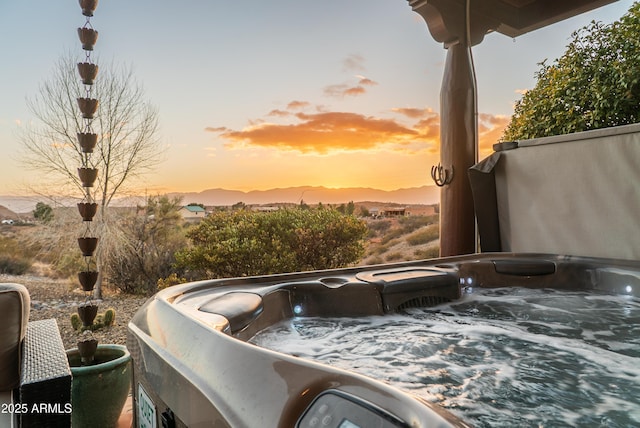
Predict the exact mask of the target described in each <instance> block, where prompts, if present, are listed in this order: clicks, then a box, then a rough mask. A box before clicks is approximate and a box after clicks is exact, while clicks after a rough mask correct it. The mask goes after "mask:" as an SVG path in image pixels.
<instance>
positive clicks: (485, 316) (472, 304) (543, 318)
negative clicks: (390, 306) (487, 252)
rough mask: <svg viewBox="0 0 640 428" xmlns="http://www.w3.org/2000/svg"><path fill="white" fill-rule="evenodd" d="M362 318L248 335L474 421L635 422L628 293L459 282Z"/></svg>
mask: <svg viewBox="0 0 640 428" xmlns="http://www.w3.org/2000/svg"><path fill="white" fill-rule="evenodd" d="M467 291H468V292H467V293H466V294H465V296H464V297H463V298H462V299H461V300H458V301H456V302H453V303H450V304H446V305H440V306H437V307H433V308H428V309H415V308H413V309H408V310H406V311H405V312H404V313H402V314H396V315H387V316H379V317H368V318H294V319H292V320H287V321H284V322H281V323H279V324H276V325H273V326H271V327H269V328H268V329H266V330H263V331H261V332H259V333H258V334H257V335H256V336H254V337H253V338H252V339H251V342H252V343H254V344H257V345H259V346H262V347H265V348H269V349H273V350H276V351H279V352H283V353H287V354H292V355H297V356H300V357H303V358H307V359H312V360H316V361H319V362H322V363H325V364H329V365H333V366H336V367H340V368H344V369H347V370H350V371H355V372H359V373H362V374H364V375H367V376H369V377H372V378H375V379H379V380H383V381H387V382H389V383H391V384H393V385H395V386H397V387H399V388H402V389H405V390H407V391H410V392H412V393H414V394H415V395H417V396H419V397H421V398H423V399H425V400H427V401H430V402H435V403H438V404H439V405H441V406H443V407H445V408H447V409H448V410H449V411H451V412H452V413H454V414H456V415H458V416H460V417H462V418H463V419H464V420H466V421H468V422H469V423H471V424H473V425H474V426H479V427H495V426H505V427H512V426H540V427H542V426H553V427H558V426H584V427H587V426H588V427H591V426H608V427H629V426H640V300H639V299H637V298H632V297H628V296H613V295H603V294H594V293H585V292H572V291H556V290H530V289H520V288H508V289H507V288H504V289H479V290H471V289H470V288H469V289H467Z"/></svg>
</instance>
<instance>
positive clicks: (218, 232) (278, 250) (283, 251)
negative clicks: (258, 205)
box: [176, 208, 367, 278]
mask: <svg viewBox="0 0 640 428" xmlns="http://www.w3.org/2000/svg"><path fill="white" fill-rule="evenodd" d="M366 233H367V228H366V225H365V224H364V222H362V221H361V220H358V219H357V218H355V217H354V216H352V215H345V214H342V213H340V212H338V211H337V210H335V209H330V208H317V209H311V208H293V209H281V210H278V211H274V212H254V211H249V210H240V211H221V212H214V213H212V214H211V215H209V216H208V217H207V218H205V219H204V220H202V221H201V222H200V223H199V224H198V225H197V226H195V227H194V228H192V229H191V230H189V232H188V234H187V235H188V237H189V239H190V240H191V243H192V245H191V247H190V248H188V249H186V250H183V251H180V252H178V253H177V254H176V259H177V265H178V267H181V268H184V269H187V270H189V272H191V273H193V274H195V275H198V276H199V277H205V278H212V277H213V278H216V277H218V278H220V277H237V276H249V275H266V274H272V273H282V272H294V271H303V270H314V269H331V268H338V267H343V266H347V265H349V264H352V263H355V262H356V261H358V260H359V259H360V257H362V255H363V253H364V243H363V240H364V237H365V234H366Z"/></svg>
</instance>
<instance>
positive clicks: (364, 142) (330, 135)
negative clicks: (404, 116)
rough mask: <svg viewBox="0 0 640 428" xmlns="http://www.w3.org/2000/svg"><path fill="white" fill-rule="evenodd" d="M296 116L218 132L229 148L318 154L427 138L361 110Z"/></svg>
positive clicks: (400, 144) (417, 132)
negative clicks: (284, 121) (294, 120)
mask: <svg viewBox="0 0 640 428" xmlns="http://www.w3.org/2000/svg"><path fill="white" fill-rule="evenodd" d="M295 117H296V118H297V119H298V122H297V123H291V124H284V125H281V124H275V123H261V124H259V125H255V126H248V127H246V128H244V129H242V130H237V131H236V130H225V131H222V132H219V134H220V136H221V137H222V138H224V139H225V140H227V141H228V143H227V144H225V147H227V148H239V147H247V146H250V147H268V148H276V149H280V150H290V151H298V152H300V153H316V154H327V153H329V152H332V151H357V150H372V149H380V148H382V147H384V146H396V145H399V146H403V145H410V144H413V143H416V142H423V141H424V140H425V138H426V136H425V135H422V134H421V133H420V132H419V131H418V130H416V129H413V128H412V127H408V126H405V125H403V124H401V123H399V122H397V121H395V120H392V119H382V118H376V117H371V116H365V115H362V114H358V113H349V112H320V113H314V114H307V113H297V114H296V115H295ZM211 129H213V128H211Z"/></svg>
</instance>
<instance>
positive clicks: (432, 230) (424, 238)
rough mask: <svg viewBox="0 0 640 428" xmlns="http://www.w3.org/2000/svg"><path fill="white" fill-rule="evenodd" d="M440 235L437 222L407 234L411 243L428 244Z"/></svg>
mask: <svg viewBox="0 0 640 428" xmlns="http://www.w3.org/2000/svg"><path fill="white" fill-rule="evenodd" d="M439 236H440V230H439V226H438V225H437V224H432V225H430V226H427V227H424V228H422V229H420V230H418V231H416V232H414V233H412V234H411V235H409V236H407V242H408V243H409V244H410V245H422V244H428V243H429V242H431V241H434V240H436V239H438V237H439Z"/></svg>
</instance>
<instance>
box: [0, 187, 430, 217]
mask: <svg viewBox="0 0 640 428" xmlns="http://www.w3.org/2000/svg"><path fill="white" fill-rule="evenodd" d="M168 195H169V196H170V197H175V196H178V197H182V201H183V202H184V204H185V205H186V204H189V203H197V204H203V205H206V206H229V205H233V204H235V203H238V202H243V203H245V204H247V205H266V204H275V203H295V204H298V203H301V202H304V203H306V204H318V203H323V204H342V203H347V202H350V201H353V202H379V203H381V204H384V203H389V204H391V203H395V204H403V205H414V204H415V205H417V204H420V205H431V204H437V203H438V202H439V201H440V190H439V189H438V188H437V187H436V186H421V187H411V188H406V189H398V190H379V189H372V188H366V187H351V188H340V189H332V188H327V187H320V186H299V187H287V188H278V189H270V190H252V191H248V192H243V191H240V190H228V189H208V190H203V191H201V192H174V193H169V194H168ZM136 199H137V201H136ZM141 200H142V197H140V198H133V199H132V198H127V199H123V200H120V201H118V202H117V203H115V205H119V206H127V205H135V204H136V203H142V202H141ZM132 201H134V202H132ZM38 202H45V203H48V204H50V205H51V203H50V202H49V201H47V200H43V199H42V197H39V196H7V195H0V205H3V206H5V207H7V208H8V209H10V210H12V211H14V212H16V213H28V212H31V211H33V209H34V208H35V206H36V203H38ZM75 202H77V200H71V199H70V200H69V202H68V203H63V205H73V204H74V203H75Z"/></svg>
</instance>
